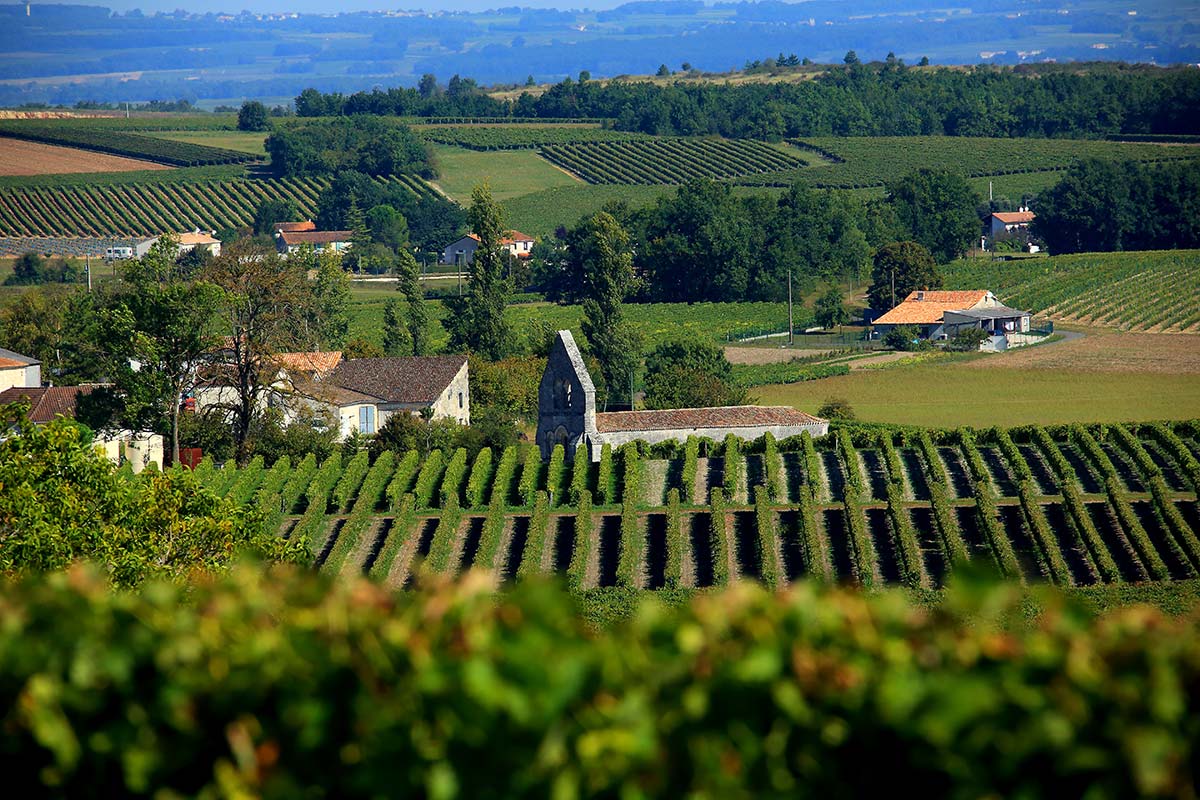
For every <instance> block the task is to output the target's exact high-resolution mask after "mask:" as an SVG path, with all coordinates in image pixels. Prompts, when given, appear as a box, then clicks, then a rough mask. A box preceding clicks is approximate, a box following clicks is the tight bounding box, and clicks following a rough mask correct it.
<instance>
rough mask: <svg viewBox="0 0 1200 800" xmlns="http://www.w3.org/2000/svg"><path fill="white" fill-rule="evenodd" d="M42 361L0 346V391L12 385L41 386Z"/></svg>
mask: <svg viewBox="0 0 1200 800" xmlns="http://www.w3.org/2000/svg"><path fill="white" fill-rule="evenodd" d="M41 385H42V362H40V361H38V360H37V359H36V358H30V357H29V356H23V355H21V354H20V353H14V352H13V351H12V350H5V349H4V348H3V347H0V392H2V391H4V390H5V389H11V388H13V387H14V386H19V387H26V386H41Z"/></svg>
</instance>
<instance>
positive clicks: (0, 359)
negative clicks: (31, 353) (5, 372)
mask: <svg viewBox="0 0 1200 800" xmlns="http://www.w3.org/2000/svg"><path fill="white" fill-rule="evenodd" d="M26 366H29V365H28V364H25V363H23V362H21V361H17V360H16V359H15V358H5V357H4V356H0V369H9V368H10V367H26Z"/></svg>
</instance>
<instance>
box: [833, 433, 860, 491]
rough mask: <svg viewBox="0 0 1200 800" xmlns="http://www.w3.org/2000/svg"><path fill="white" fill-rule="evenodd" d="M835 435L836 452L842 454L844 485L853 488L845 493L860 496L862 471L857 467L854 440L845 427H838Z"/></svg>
mask: <svg viewBox="0 0 1200 800" xmlns="http://www.w3.org/2000/svg"><path fill="white" fill-rule="evenodd" d="M835 436H836V438H837V448H838V452H839V453H841V456H842V465H843V466H844V467H845V472H846V486H847V487H849V488H850V489H852V490H853V492H849V491H848V492H846V494H847V495H850V494H855V495H857V496H861V495H862V491H863V482H862V472H861V471H860V470H859V468H858V453H857V452H856V451H855V449H854V440H853V439H851V438H850V434H849V433H847V432H846V429H845V428H841V429H839V430H838V432H837V433H836V434H835ZM857 499H858V498H857V497H856V498H855V500H856V501H857Z"/></svg>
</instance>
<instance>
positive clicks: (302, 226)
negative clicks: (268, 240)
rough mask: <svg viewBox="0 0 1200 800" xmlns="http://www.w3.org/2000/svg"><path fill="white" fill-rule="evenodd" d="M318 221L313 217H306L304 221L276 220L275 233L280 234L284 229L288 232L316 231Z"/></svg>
mask: <svg viewBox="0 0 1200 800" xmlns="http://www.w3.org/2000/svg"><path fill="white" fill-rule="evenodd" d="M316 229H317V223H315V222H313V221H312V220H311V219H306V220H304V221H303V222H276V223H275V233H276V234H280V233H283V232H284V231H286V232H288V233H302V232H304V231H315V230H316Z"/></svg>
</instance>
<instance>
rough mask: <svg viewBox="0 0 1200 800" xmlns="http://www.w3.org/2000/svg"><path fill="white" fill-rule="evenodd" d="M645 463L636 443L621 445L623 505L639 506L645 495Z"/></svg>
mask: <svg viewBox="0 0 1200 800" xmlns="http://www.w3.org/2000/svg"><path fill="white" fill-rule="evenodd" d="M643 471H644V470H643V465H642V458H641V454H640V453H638V449H637V445H636V444H627V445H624V446H622V447H621V505H623V506H637V505H638V503H639V502H640V501H641V499H642V497H643V496H644V495H645V492H644V491H643V489H644V487H643V486H642V482H643V481H642V473H643Z"/></svg>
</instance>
